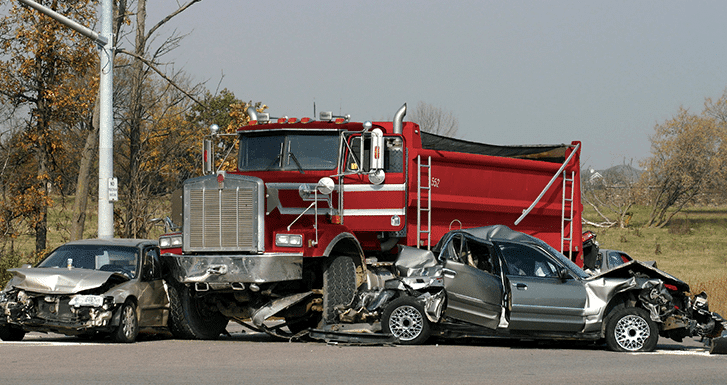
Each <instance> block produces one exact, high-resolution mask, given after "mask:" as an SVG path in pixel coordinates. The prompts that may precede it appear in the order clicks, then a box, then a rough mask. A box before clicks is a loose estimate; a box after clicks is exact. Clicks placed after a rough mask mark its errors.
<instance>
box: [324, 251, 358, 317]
mask: <svg viewBox="0 0 727 385" xmlns="http://www.w3.org/2000/svg"><path fill="white" fill-rule="evenodd" d="M355 294H356V265H354V263H353V259H351V257H345V256H337V257H331V259H330V261H329V263H328V264H327V265H326V268H325V271H324V272H323V320H324V321H325V322H327V323H336V321H337V317H336V312H335V308H336V306H340V305H343V306H347V305H350V304H351V302H353V297H354V295H355Z"/></svg>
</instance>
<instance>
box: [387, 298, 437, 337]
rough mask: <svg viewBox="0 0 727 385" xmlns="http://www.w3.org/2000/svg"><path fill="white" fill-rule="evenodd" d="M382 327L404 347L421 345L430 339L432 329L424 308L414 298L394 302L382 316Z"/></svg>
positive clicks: (398, 299)
mask: <svg viewBox="0 0 727 385" xmlns="http://www.w3.org/2000/svg"><path fill="white" fill-rule="evenodd" d="M381 327H382V329H383V331H384V333H385V334H391V335H393V336H394V337H396V338H397V339H398V340H399V343H400V344H402V345H419V344H423V343H424V342H426V341H427V339H429V336H430V335H431V328H430V326H429V320H428V319H427V315H426V314H424V308H423V307H422V305H421V304H420V303H419V302H417V300H416V299H414V298H412V297H400V298H397V299H395V300H394V301H392V302H391V303H390V304H389V305H388V306H386V309H384V313H383V314H382V315H381Z"/></svg>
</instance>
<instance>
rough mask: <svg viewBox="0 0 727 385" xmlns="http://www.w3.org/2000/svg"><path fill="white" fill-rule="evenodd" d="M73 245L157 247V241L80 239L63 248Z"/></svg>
mask: <svg viewBox="0 0 727 385" xmlns="http://www.w3.org/2000/svg"><path fill="white" fill-rule="evenodd" d="M66 245H69V246H73V245H108V246H126V247H140V246H147V245H149V246H156V245H157V241H156V240H154V239H136V238H111V239H100V238H94V239H80V240H77V241H71V242H68V243H65V244H63V246H66Z"/></svg>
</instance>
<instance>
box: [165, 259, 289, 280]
mask: <svg viewBox="0 0 727 385" xmlns="http://www.w3.org/2000/svg"><path fill="white" fill-rule="evenodd" d="M162 258H163V259H164V261H165V263H166V265H167V267H168V268H169V270H170V272H171V274H172V277H174V278H175V279H176V280H177V281H178V282H181V283H202V282H204V283H208V284H210V286H212V287H214V286H215V285H214V284H229V283H237V282H239V283H253V282H254V283H265V282H279V281H293V280H296V279H301V278H303V254H283V253H268V254H259V255H178V254H164V255H162Z"/></svg>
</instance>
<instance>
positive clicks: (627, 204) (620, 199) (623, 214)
mask: <svg viewBox="0 0 727 385" xmlns="http://www.w3.org/2000/svg"><path fill="white" fill-rule="evenodd" d="M639 178H640V175H639V172H638V171H637V170H636V169H634V168H633V167H632V166H631V165H630V164H628V165H627V164H623V165H621V166H617V167H612V168H610V169H608V170H605V171H603V172H598V171H595V170H593V169H590V170H589V172H588V173H583V175H582V179H583V180H582V181H581V186H582V200H583V202H584V203H585V204H587V205H589V206H591V207H592V208H593V209H594V211H595V212H596V215H597V216H598V217H599V218H600V219H599V220H589V219H587V218H586V217H585V216H584V218H583V220H584V221H585V222H586V223H587V224H589V225H591V226H596V227H613V226H619V227H621V228H625V227H626V226H628V222H629V220H630V218H631V208H632V207H633V205H634V204H635V203H636V201H637V197H638V195H639V194H638V193H639Z"/></svg>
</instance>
